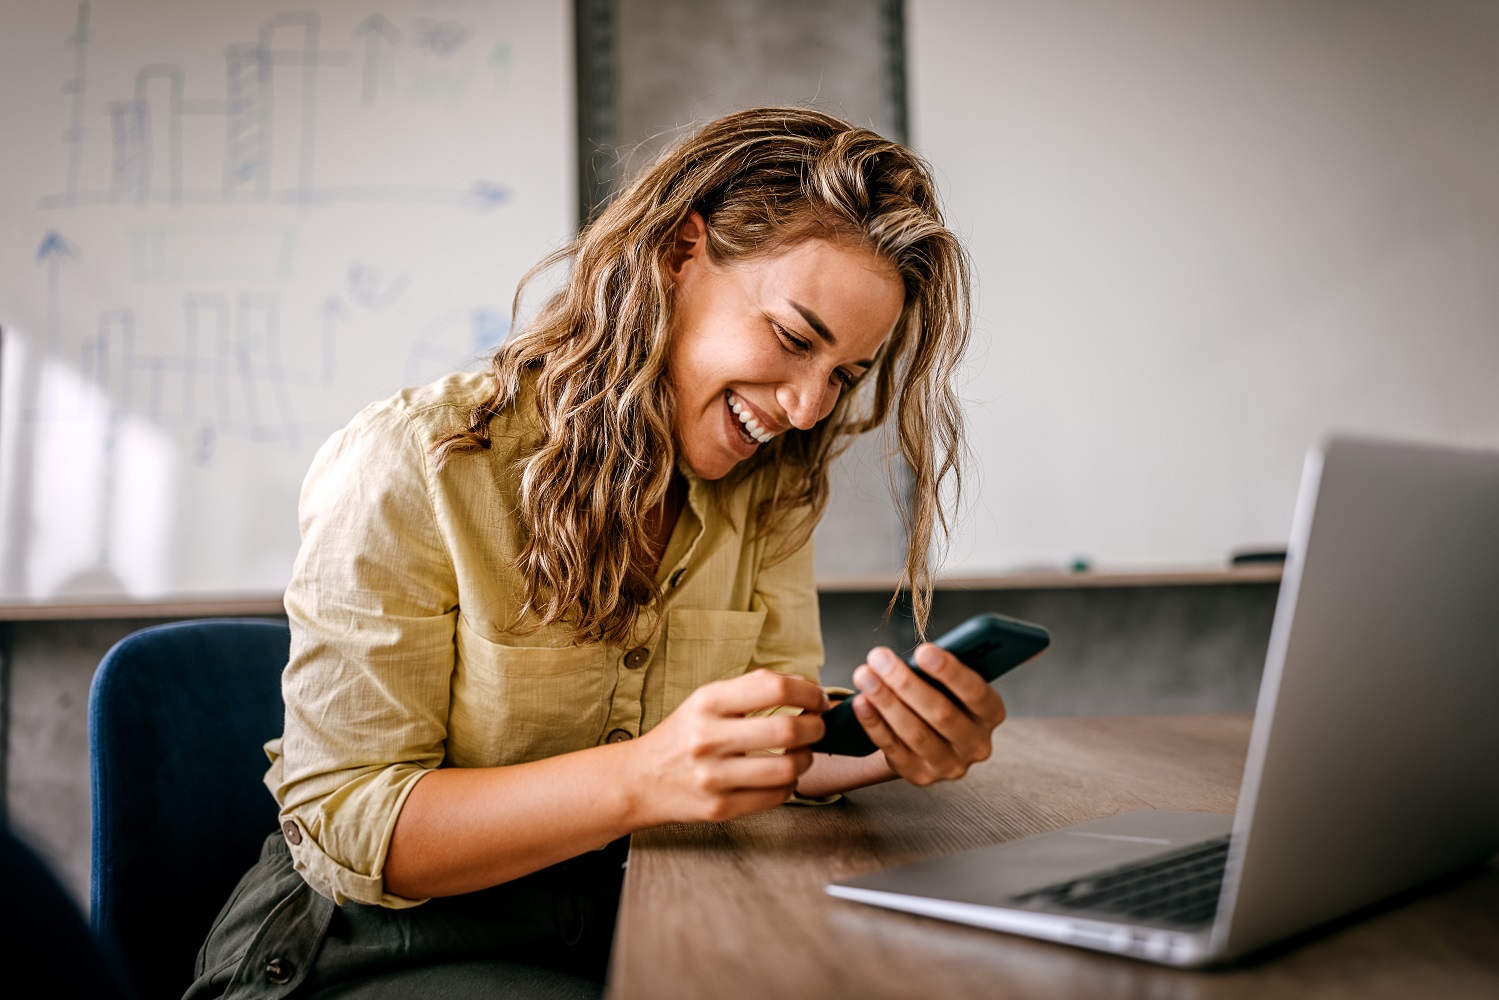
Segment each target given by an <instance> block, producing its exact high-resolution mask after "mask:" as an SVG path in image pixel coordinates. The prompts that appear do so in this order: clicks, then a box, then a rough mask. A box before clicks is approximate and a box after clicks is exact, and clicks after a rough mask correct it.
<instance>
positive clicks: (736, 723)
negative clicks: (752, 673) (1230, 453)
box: [715, 715, 827, 755]
mask: <svg viewBox="0 0 1499 1000" xmlns="http://www.w3.org/2000/svg"><path fill="white" fill-rule="evenodd" d="M826 731H827V726H826V725H825V724H824V723H823V721H822V716H820V715H770V716H765V717H763V718H756V719H727V720H725V721H724V722H723V723H722V725H721V731H720V735H719V738H718V740H717V741H715V744H716V745H715V749H716V750H717V751H718V752H720V753H722V754H726V755H727V754H744V753H750V752H752V751H755V750H779V749H782V748H786V749H796V748H798V747H807V746H811V745H812V744H813V743H816V742H817V741H818V740H820V739H822V736H823V733H825V732H826Z"/></svg>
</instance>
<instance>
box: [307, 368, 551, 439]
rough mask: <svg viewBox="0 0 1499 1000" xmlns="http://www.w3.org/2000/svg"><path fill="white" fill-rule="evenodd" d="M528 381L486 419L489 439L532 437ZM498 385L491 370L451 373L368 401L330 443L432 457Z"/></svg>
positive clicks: (530, 392) (490, 396)
mask: <svg viewBox="0 0 1499 1000" xmlns="http://www.w3.org/2000/svg"><path fill="white" fill-rule="evenodd" d="M531 381H532V380H531V379H529V378H527V379H523V381H522V384H521V392H520V394H519V395H518V396H517V397H515V398H514V399H512V400H511V401H509V402H507V403H506V405H505V406H504V407H503V409H502V410H501V412H500V413H498V414H496V415H495V416H493V417H492V418H491V419H490V422H489V432H490V437H491V439H492V440H495V441H503V440H507V439H522V438H527V437H529V436H531V435H533V434H534V433H535V429H536V419H535V415H534V408H533V406H532V405H531V399H532V387H531ZM496 387H497V381H496V379H495V376H494V374H493V373H492V372H488V371H483V372H474V371H460V372H453V373H452V374H450V375H445V376H443V377H442V378H440V379H438V380H437V381H435V382H429V383H427V384H426V385H421V386H414V387H411V388H407V389H402V390H401V391H399V392H397V393H396V394H395V395H393V396H390V397H388V398H386V399H382V400H379V401H378V402H374V403H371V404H370V405H369V406H367V407H365V408H364V409H363V410H362V411H360V412H359V413H358V414H357V415H356V416H355V417H354V418H353V419H352V420H351V421H350V422H349V424H348V426H346V427H344V428H343V429H342V430H341V431H339V432H337V433H336V434H335V435H334V437H333V441H338V440H339V439H340V438H342V439H345V440H346V441H347V440H349V439H361V440H368V441H371V442H373V443H375V444H376V446H377V447H394V448H395V449H396V450H397V451H404V450H408V449H409V450H411V451H413V452H415V453H418V454H422V455H430V454H431V453H432V450H433V448H434V447H435V446H436V445H437V444H438V443H439V442H441V441H444V440H446V439H447V438H448V437H450V436H452V435H453V434H456V433H458V432H459V431H462V430H463V429H464V428H465V427H467V426H468V422H469V418H470V415H471V414H472V413H473V411H474V408H475V407H477V406H481V405H483V404H485V403H487V402H488V401H489V400H491V399H493V398H494V395H495V389H496ZM333 441H330V444H331V443H333ZM506 450H508V449H506ZM391 457H394V455H392V456H391Z"/></svg>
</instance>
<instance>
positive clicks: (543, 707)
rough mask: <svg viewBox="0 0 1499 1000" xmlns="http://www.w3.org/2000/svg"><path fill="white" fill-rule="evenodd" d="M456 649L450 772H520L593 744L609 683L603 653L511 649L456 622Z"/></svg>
mask: <svg viewBox="0 0 1499 1000" xmlns="http://www.w3.org/2000/svg"><path fill="white" fill-rule="evenodd" d="M457 643H458V649H457V653H458V656H457V665H456V668H455V669H454V671H453V688H452V700H451V701H450V703H449V708H448V743H447V751H448V754H447V756H448V761H447V762H448V763H449V764H451V765H454V766H457V767H496V766H499V765H502V764H519V763H523V762H525V761H530V760H539V759H541V758H543V757H554V756H556V755H557V754H562V753H570V752H571V751H573V750H582V749H584V748H585V747H591V746H594V745H596V744H597V743H598V741H599V738H600V736H601V734H602V731H603V725H604V720H605V718H606V717H607V715H608V707H609V694H610V690H609V688H610V677H611V674H610V671H609V669H608V665H607V663H606V652H607V651H606V650H605V648H604V647H603V646H596V645H595V646H565V647H561V648H548V647H540V646H510V645H506V644H504V643H499V642H495V641H494V640H492V639H487V638H485V637H484V636H482V635H480V634H479V633H478V632H476V631H474V630H473V628H472V627H470V626H469V624H468V623H467V622H465V621H464V620H463V618H462V617H461V616H460V617H459V619H458V632H457Z"/></svg>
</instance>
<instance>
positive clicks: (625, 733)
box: [604, 729, 635, 743]
mask: <svg viewBox="0 0 1499 1000" xmlns="http://www.w3.org/2000/svg"><path fill="white" fill-rule="evenodd" d="M634 738H635V737H634V736H632V735H630V731H629V730H628V729H611V730H610V731H609V735H608V736H605V737H604V742H605V743H623V742H624V741H625V740H633V739H634Z"/></svg>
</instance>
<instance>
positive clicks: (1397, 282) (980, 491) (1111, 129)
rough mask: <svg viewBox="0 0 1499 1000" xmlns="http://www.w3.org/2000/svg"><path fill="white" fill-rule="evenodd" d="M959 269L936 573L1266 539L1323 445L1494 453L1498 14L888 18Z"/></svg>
mask: <svg viewBox="0 0 1499 1000" xmlns="http://www.w3.org/2000/svg"><path fill="white" fill-rule="evenodd" d="M907 9H908V20H907V24H908V30H909V42H910V74H911V93H912V131H913V136H914V139H915V142H916V144H917V146H918V147H919V148H920V150H921V151H922V152H923V153H924V154H925V155H926V156H928V157H929V158H930V160H931V161H932V162H933V164H934V166H935V168H936V170H937V173H938V177H939V183H940V185H941V187H942V189H943V191H944V194H945V197H946V199H947V205H948V208H949V211H950V214H951V218H952V221H953V223H954V225H955V227H956V228H957V229H958V230H959V231H960V232H961V233H962V234H963V235H964V236H965V238H966V239H967V240H968V242H969V245H970V247H971V249H972V252H973V255H974V258H975V262H976V266H977V273H978V277H979V293H978V308H977V327H976V331H975V345H974V350H973V352H972V354H971V356H970V358H969V361H968V364H967V367H966V368H965V371H964V375H963V378H962V379H961V382H960V385H959V391H960V392H961V393H962V394H963V396H964V398H965V402H966V406H967V415H968V418H969V421H970V424H969V430H970V442H971V445H972V448H973V452H974V458H975V462H974V466H975V470H976V473H977V475H976V477H975V482H974V489H973V490H972V491H971V493H970V499H971V502H970V503H969V504H968V505H967V510H966V519H965V520H964V522H963V528H962V531H961V532H960V534H959V536H958V537H957V539H956V540H955V543H954V545H953V547H952V552H951V556H950V558H949V561H948V563H947V566H946V571H947V572H949V573H957V574H985V573H996V572H1004V571H1007V570H1015V569H1019V568H1030V567H1056V566H1061V565H1065V564H1067V563H1069V562H1071V561H1072V560H1073V559H1075V558H1079V557H1081V558H1083V559H1086V560H1088V561H1090V562H1091V563H1092V564H1093V565H1094V566H1096V567H1102V568H1110V567H1115V568H1124V567H1130V568H1136V567H1139V568H1150V567H1158V568H1163V567H1165V566H1187V565H1204V564H1211V565H1221V564H1223V562H1224V561H1225V559H1226V558H1227V557H1228V555H1229V554H1230V553H1231V552H1233V551H1234V550H1237V549H1240V548H1243V547H1251V546H1256V545H1267V544H1276V543H1279V544H1282V545H1283V544H1284V543H1285V541H1286V539H1287V537H1288V535H1289V530H1290V520H1291V512H1292V506H1293V503H1294V497H1295V492H1296V483H1297V479H1298V477H1299V474H1300V470H1301V461H1302V457H1303V455H1304V453H1305V451H1306V449H1307V447H1308V446H1309V445H1311V444H1313V443H1314V442H1315V441H1317V440H1318V439H1319V438H1320V437H1321V436H1322V435H1323V434H1324V433H1325V432H1327V431H1329V430H1345V431H1354V432H1364V433H1374V434H1383V435H1390V436H1395V437H1399V438H1405V439H1413V440H1425V441H1437V442H1449V443H1455V444H1468V445H1480V446H1499V117H1496V109H1499V59H1495V58H1494V53H1495V52H1496V51H1499V8H1496V7H1495V5H1494V4H1492V3H1486V2H1477V0H1432V2H1420V3H1417V2H1400V0H1367V2H1366V0H1359V2H1337V0H1314V2H1307V0H1215V2H1203V0H1136V2H1131V3H1126V4H1121V3H1115V2H1113V0H1066V2H1055V0H994V2H986V3H966V2H960V0H911V2H910V3H909V4H908V7H907Z"/></svg>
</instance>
